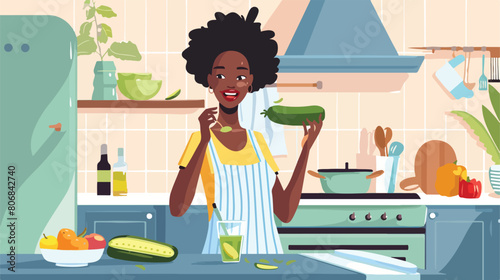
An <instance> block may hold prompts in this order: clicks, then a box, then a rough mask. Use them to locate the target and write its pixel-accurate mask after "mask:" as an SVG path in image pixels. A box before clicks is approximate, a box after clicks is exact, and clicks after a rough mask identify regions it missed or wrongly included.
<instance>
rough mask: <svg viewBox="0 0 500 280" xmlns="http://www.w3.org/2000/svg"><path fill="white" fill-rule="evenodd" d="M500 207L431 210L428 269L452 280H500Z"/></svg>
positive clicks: (428, 219)
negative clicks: (443, 274)
mask: <svg viewBox="0 0 500 280" xmlns="http://www.w3.org/2000/svg"><path fill="white" fill-rule="evenodd" d="M499 209H500V207H498V206H429V207H428V213H427V225H426V269H429V270H436V271H440V272H442V273H445V274H446V275H447V277H448V279H457V280H459V279H477V280H479V279H499V276H500V257H499V252H500V238H499V217H500V215H499V211H500V210H499Z"/></svg>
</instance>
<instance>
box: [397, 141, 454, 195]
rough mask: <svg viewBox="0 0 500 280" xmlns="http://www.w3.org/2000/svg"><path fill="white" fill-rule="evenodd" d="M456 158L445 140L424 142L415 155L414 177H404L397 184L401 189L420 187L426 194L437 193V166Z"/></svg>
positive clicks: (409, 189)
mask: <svg viewBox="0 0 500 280" xmlns="http://www.w3.org/2000/svg"><path fill="white" fill-rule="evenodd" d="M456 160H457V156H456V154H455V151H454V150H453V148H452V147H451V146H450V145H449V144H448V143H446V142H443V141H439V140H432V141H428V142H426V143H424V144H423V145H422V147H420V149H418V151H417V155H416V157H415V167H414V168H415V177H412V178H406V179H404V180H403V181H401V184H400V185H399V186H400V187H401V189H402V190H406V191H411V190H415V189H417V188H421V189H422V191H423V192H424V193H426V194H437V193H438V192H437V191H436V187H435V183H436V173H437V170H438V168H439V167H441V166H443V165H445V164H447V163H452V162H455V161H456Z"/></svg>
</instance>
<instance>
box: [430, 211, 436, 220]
mask: <svg viewBox="0 0 500 280" xmlns="http://www.w3.org/2000/svg"><path fill="white" fill-rule="evenodd" d="M436 216H437V215H436V213H434V212H431V213H430V214H429V218H430V219H431V220H434V219H435V218H436Z"/></svg>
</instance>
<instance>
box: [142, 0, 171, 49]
mask: <svg viewBox="0 0 500 280" xmlns="http://www.w3.org/2000/svg"><path fill="white" fill-rule="evenodd" d="M167 2H169V1H165V0H148V1H146V3H147V15H146V23H147V29H146V32H147V34H149V35H147V38H146V42H147V45H148V51H153V52H164V51H165V50H166V49H167V34H168V33H167V24H166V15H167Z"/></svg>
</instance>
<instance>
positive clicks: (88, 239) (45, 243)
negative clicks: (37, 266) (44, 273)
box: [40, 228, 106, 267]
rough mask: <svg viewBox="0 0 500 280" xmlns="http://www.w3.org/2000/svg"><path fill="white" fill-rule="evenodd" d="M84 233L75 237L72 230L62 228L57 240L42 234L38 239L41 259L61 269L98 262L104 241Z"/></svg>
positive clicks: (94, 234) (94, 235)
mask: <svg viewBox="0 0 500 280" xmlns="http://www.w3.org/2000/svg"><path fill="white" fill-rule="evenodd" d="M86 231H87V229H85V230H84V231H83V232H82V233H81V234H79V235H76V233H75V232H74V231H73V230H71V229H68V228H63V229H61V230H60V231H59V233H58V235H57V238H56V237H55V236H52V235H50V236H46V235H45V234H43V237H42V238H41V239H40V251H41V252H42V256H43V258H44V259H45V260H46V261H48V262H51V263H55V264H56V266H62V267H82V266H87V265H88V264H89V263H93V262H96V261H98V260H100V259H101V257H102V254H103V252H104V248H105V247H106V240H105V239H104V237H102V235H100V234H97V233H92V234H89V235H85V233H86ZM84 235H85V236H84Z"/></svg>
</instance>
